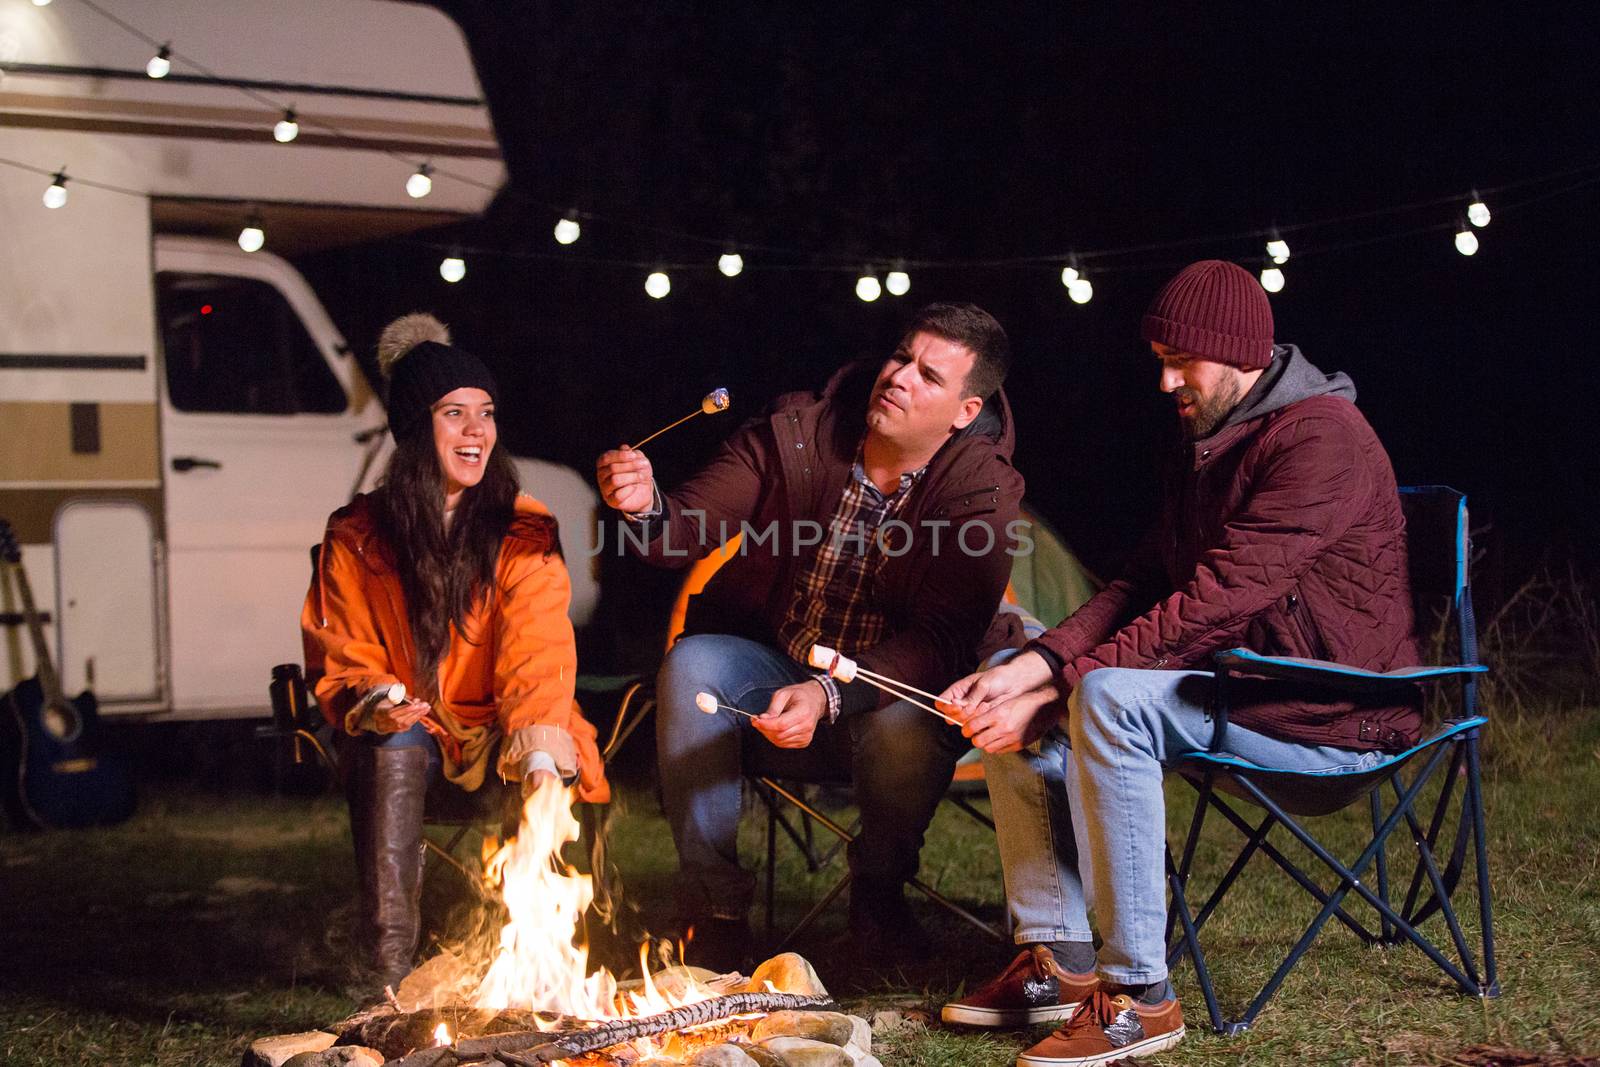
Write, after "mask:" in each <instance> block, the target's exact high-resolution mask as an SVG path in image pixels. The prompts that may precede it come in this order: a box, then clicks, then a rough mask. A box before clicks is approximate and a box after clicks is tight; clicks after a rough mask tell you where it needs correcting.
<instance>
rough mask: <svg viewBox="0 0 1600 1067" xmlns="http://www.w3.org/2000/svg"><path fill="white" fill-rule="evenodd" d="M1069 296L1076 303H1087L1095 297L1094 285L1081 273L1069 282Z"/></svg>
mask: <svg viewBox="0 0 1600 1067" xmlns="http://www.w3.org/2000/svg"><path fill="white" fill-rule="evenodd" d="M1067 296H1069V297H1071V298H1072V302H1073V303H1074V304H1087V303H1088V302H1089V301H1090V300H1091V299H1092V298H1093V297H1094V286H1093V285H1090V284H1089V279H1088V278H1085V277H1084V276H1083V275H1082V274H1079V275H1078V276H1077V277H1076V278H1074V279H1072V280H1071V281H1070V282H1068V283H1067Z"/></svg>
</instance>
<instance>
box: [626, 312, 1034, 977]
mask: <svg viewBox="0 0 1600 1067" xmlns="http://www.w3.org/2000/svg"><path fill="white" fill-rule="evenodd" d="M1007 362H1008V345H1007V341H1006V336H1005V332H1004V331H1003V330H1002V329H1001V328H1000V324H999V323H997V322H995V320H994V319H993V318H992V317H990V316H989V315H988V314H987V313H986V312H984V311H982V310H981V309H979V308H977V307H974V306H972V305H970V304H956V305H952V304H934V305H930V306H929V307H926V308H924V309H923V310H922V311H921V312H919V313H918V315H917V317H916V318H915V320H914V321H913V322H912V323H911V325H910V328H909V329H908V330H907V331H906V333H905V336H904V338H903V339H902V340H901V342H900V344H899V345H898V347H896V349H895V351H894V354H893V355H891V356H890V357H889V358H888V359H887V360H885V361H883V362H882V363H881V364H877V363H861V364H855V365H852V366H850V367H846V368H845V369H844V370H843V371H841V372H840V373H839V374H837V375H835V377H834V380H833V381H832V382H830V383H829V385H828V387H827V389H826V390H825V391H824V393H823V394H822V395H821V396H820V397H819V396H816V395H813V394H809V393H808V394H792V395H789V396H785V397H782V398H780V399H779V400H778V401H777V403H776V404H775V406H774V410H773V411H772V412H771V413H770V414H769V415H768V416H766V417H763V418H760V419H757V420H755V421H753V422H752V423H750V424H749V425H747V426H746V427H744V428H743V429H742V430H740V431H739V432H738V433H737V434H735V435H734V436H733V437H732V438H731V439H730V440H729V441H728V442H727V443H726V444H725V445H724V446H723V447H722V449H721V451H720V452H719V453H718V454H717V456H716V457H715V458H714V459H712V461H711V463H710V464H709V465H708V466H707V467H706V468H705V469H704V470H702V471H701V472H700V473H699V474H698V475H696V476H695V477H694V478H692V479H690V481H689V482H687V483H686V484H684V485H683V486H681V487H680V488H679V489H678V490H677V491H676V492H673V493H669V494H662V493H661V492H660V491H659V490H658V489H657V488H656V486H655V482H654V480H653V478H652V476H651V468H650V461H649V460H648V459H646V458H645V456H644V454H643V453H641V452H638V451H635V450H631V449H620V450H617V451H612V452H607V453H606V454H605V455H603V456H601V457H600V460H599V464H598V480H599V484H600V491H601V494H602V496H603V497H604V499H605V501H606V503H608V504H610V505H611V506H612V507H614V508H616V509H617V510H619V511H621V512H622V513H623V514H624V515H625V516H626V517H627V519H628V520H629V523H630V524H631V529H629V530H626V531H624V533H627V534H632V536H630V537H628V543H629V544H630V545H631V546H632V548H633V550H634V551H636V552H637V553H638V554H639V555H640V556H641V557H642V558H644V559H645V560H647V561H649V562H651V563H654V564H657V565H660V566H665V567H686V566H688V564H689V563H690V562H691V561H693V560H695V559H698V558H700V557H702V556H704V555H706V554H707V553H708V552H710V551H712V550H713V549H715V548H716V547H717V546H718V545H720V544H722V543H724V542H726V541H727V540H729V539H730V538H731V537H732V536H733V535H735V534H738V533H740V532H741V531H742V532H743V543H742V545H741V548H740V550H739V552H738V553H737V554H736V555H735V556H734V557H733V558H731V559H730V560H729V561H728V562H727V563H725V564H724V565H723V566H722V567H721V569H720V570H719V571H718V572H717V574H716V575H715V577H713V578H712V580H711V581H710V583H709V584H707V586H706V588H705V590H704V592H702V593H701V594H700V595H699V596H696V597H695V598H694V599H693V600H692V601H691V602H690V605H689V610H688V615H687V619H686V629H685V632H686V635H687V636H685V637H684V638H683V639H682V640H680V641H679V642H678V643H677V644H676V645H675V646H673V648H672V650H671V651H670V652H669V653H668V655H667V658H666V661H665V662H664V663H663V664H662V667H661V675H660V678H659V680H658V683H657V686H656V708H657V711H656V743H657V757H658V762H659V765H660V768H661V789H662V799H663V803H664V806H665V808H666V813H667V819H668V822H669V823H670V825H671V827H672V835H673V841H674V843H675V844H676V845H677V849H678V861H679V877H678V884H677V898H678V909H679V913H680V918H681V919H683V920H684V921H685V922H689V923H693V924H694V926H695V954H697V955H698V957H699V960H701V961H705V962H709V963H712V964H715V965H734V964H737V963H738V962H739V961H740V958H741V957H742V955H743V953H744V951H745V949H746V947H747V941H748V933H747V927H746V925H745V922H746V919H745V917H746V913H747V911H748V909H749V904H750V899H751V896H752V893H753V890H754V885H755V879H754V876H753V875H752V874H750V873H749V872H748V871H745V870H743V869H742V868H741V867H740V866H739V859H738V850H737V830H738V825H739V805H740V785H741V778H740V776H741V772H743V771H744V770H746V769H747V768H751V767H754V768H756V769H759V770H760V771H761V772H762V773H767V774H777V775H781V776H789V777H796V778H802V779H810V780H816V779H818V778H823V779H834V780H839V779H842V778H848V779H849V780H852V781H853V782H854V786H855V792H856V797H857V801H858V803H859V805H860V809H861V833H860V834H859V836H857V838H856V840H855V841H854V843H853V844H852V845H851V847H850V850H849V861H850V870H851V879H852V881H851V894H850V920H851V929H852V933H853V934H854V935H855V942H854V943H855V945H856V947H857V948H858V949H860V950H861V951H864V952H872V953H876V954H879V955H887V956H889V957H892V956H893V955H898V954H901V953H910V952H915V951H916V950H917V949H918V948H919V947H920V946H919V944H918V937H917V933H916V929H915V924H914V923H913V922H912V920H911V917H910V914H909V911H908V910H907V908H906V905H905V900H904V897H903V894H902V887H903V884H904V882H905V880H906V879H907V878H909V877H911V876H912V875H913V874H915V872H916V868H917V856H918V852H919V851H920V849H921V847H922V837H923V832H924V830H925V829H926V828H927V825H928V821H929V819H930V818H932V816H933V811H934V808H935V807H937V805H938V802H939V798H940V797H941V796H942V795H943V793H944V791H945V789H946V788H947V787H948V785H949V782H950V775H951V770H952V767H953V766H954V763H955V761H956V759H957V758H958V757H959V755H960V754H961V752H962V751H964V750H965V748H966V743H965V742H964V741H963V740H962V738H961V733H960V731H959V730H958V729H956V728H955V727H952V726H950V725H948V724H947V723H945V722H944V721H942V720H941V719H939V718H937V717H935V716H934V715H931V714H929V713H928V712H926V711H923V710H921V709H919V708H917V707H916V706H914V705H912V704H910V703H907V702H905V701H898V700H891V699H890V698H889V697H888V696H887V695H885V694H883V693H881V692H880V691H879V690H877V689H874V688H871V687H870V686H868V685H867V684H866V683H864V682H858V683H856V684H855V685H850V686H842V685H839V684H837V683H836V682H835V681H834V680H833V679H832V678H830V677H828V675H827V674H826V673H825V672H816V671H813V670H811V669H809V668H808V667H807V666H806V663H807V658H808V653H809V651H810V649H811V646H812V645H813V644H823V645H827V646H829V647H831V648H835V649H838V650H839V651H840V652H842V653H843V654H844V655H846V656H850V657H852V658H854V659H856V660H858V661H859V663H860V665H861V666H862V667H864V668H866V669H867V670H871V671H875V672H877V673H880V674H883V675H886V676H888V677H891V678H894V679H896V680H898V681H901V682H905V683H907V684H909V685H912V686H916V687H918V688H920V689H923V690H927V691H929V692H938V691H939V690H941V689H942V688H944V687H945V686H947V685H949V684H950V683H951V682H952V681H953V680H955V679H956V678H958V677H960V676H961V675H962V674H964V673H965V672H967V671H970V670H972V669H973V668H974V667H975V666H976V665H977V663H978V662H979V660H978V658H977V653H978V650H979V649H980V646H982V645H983V644H984V642H985V633H986V631H987V630H988V628H989V626H990V623H991V620H992V619H993V618H994V615H995V608H996V606H997V605H998V604H999V603H1000V599H1001V596H1002V594H1003V592H1004V590H1005V584H1006V579H1007V577H1008V575H1009V573H1010V563H1011V556H1010V554H1009V553H1008V551H1007V550H1008V547H1009V545H1010V543H1011V539H1012V537H1013V536H1014V535H1015V532H1016V531H1014V530H1013V529H1012V525H1013V523H1015V522H1016V520H1017V510H1018V506H1019V504H1020V502H1021V498H1022V477H1021V476H1020V475H1019V474H1018V473H1017V472H1016V470H1015V469H1013V468H1012V466H1011V449H1012V440H1013V437H1012V426H1011V413H1010V410H1009V408H1008V406H1007V404H1006V400H1005V395H1004V393H1003V392H1001V391H1000V383H1001V381H1002V380H1003V378H1004V376H1005V369H1006V364H1007ZM1000 643H1001V642H1000V641H999V640H995V641H992V642H991V644H993V645H995V646H996V647H998V645H999V644H1000ZM702 692H705V693H710V694H712V696H714V697H715V699H716V700H717V701H718V703H720V704H725V705H730V706H732V707H734V708H738V709H740V710H742V711H744V712H747V713H749V714H750V715H753V716H756V717H755V718H754V719H751V718H748V717H746V716H743V715H739V714H736V713H734V712H731V711H727V710H718V711H715V712H714V713H713V714H710V715H707V714H703V713H702V712H701V710H699V709H698V708H697V706H696V698H697V695H698V694H699V693H702Z"/></svg>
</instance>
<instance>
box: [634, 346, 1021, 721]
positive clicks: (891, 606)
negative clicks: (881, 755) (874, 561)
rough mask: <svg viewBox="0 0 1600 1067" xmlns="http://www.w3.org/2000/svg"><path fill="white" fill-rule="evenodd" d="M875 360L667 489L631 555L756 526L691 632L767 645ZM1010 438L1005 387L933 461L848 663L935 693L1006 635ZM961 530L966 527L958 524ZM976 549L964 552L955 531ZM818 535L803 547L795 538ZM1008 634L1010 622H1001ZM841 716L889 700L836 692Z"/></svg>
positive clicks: (781, 401)
mask: <svg viewBox="0 0 1600 1067" xmlns="http://www.w3.org/2000/svg"><path fill="white" fill-rule="evenodd" d="M881 365H882V364H881V363H879V362H877V361H872V360H868V361H862V362H860V363H855V364H852V365H850V366H847V367H845V368H844V369H843V370H841V371H840V372H839V373H838V374H836V375H834V377H833V380H832V381H830V382H829V383H828V386H827V389H826V390H825V391H824V392H823V394H822V395H821V396H820V397H819V396H818V395H817V394H815V393H810V392H807V393H791V394H788V395H786V396H782V397H779V398H778V400H777V401H776V402H775V403H774V405H773V410H772V411H771V412H770V413H769V414H767V415H765V416H763V417H761V418H758V419H755V420H753V421H751V422H750V423H749V424H748V425H746V426H745V427H744V428H743V429H741V430H740V431H739V432H738V433H736V434H734V435H733V436H732V437H731V438H729V439H728V441H727V443H725V444H724V445H723V446H722V448H721V450H720V451H718V453H717V454H716V456H715V457H714V458H713V459H712V460H711V462H710V463H709V464H707V465H706V467H705V468H704V469H703V470H701V471H700V473H698V474H696V475H695V476H694V477H693V478H691V479H690V480H689V481H687V482H685V483H684V484H683V485H682V486H680V487H679V488H678V489H677V490H675V491H674V492H672V493H668V494H663V496H662V505H663V509H664V510H663V514H662V515H661V516H660V518H658V519H653V520H649V521H647V522H645V523H642V524H641V527H642V531H641V532H642V533H643V534H644V538H645V540H644V543H643V544H640V543H639V542H638V541H636V540H633V539H631V538H630V539H629V541H628V544H629V547H630V550H631V551H633V552H635V553H636V554H637V555H639V556H640V557H641V558H643V559H644V560H646V561H648V562H650V563H653V564H655V565H657V566H661V567H687V566H688V565H689V564H690V563H691V562H692V561H694V560H696V559H699V558H700V557H702V556H704V555H706V554H707V553H709V552H710V551H711V550H713V549H714V548H716V547H717V546H718V545H719V544H721V543H722V542H723V541H725V540H727V539H729V538H730V537H731V536H732V535H733V534H735V533H737V532H739V529H740V524H741V523H746V524H748V525H749V526H750V527H751V528H752V529H753V530H755V531H756V532H757V533H762V532H763V531H769V530H776V531H777V532H776V535H775V536H770V537H765V539H764V543H755V542H756V541H757V540H760V539H758V538H752V537H749V536H747V537H746V538H745V541H744V546H743V550H742V551H741V552H740V553H739V554H737V555H735V556H734V557H732V558H731V559H729V560H728V562H727V563H725V564H723V565H722V567H721V568H720V569H719V570H718V571H717V573H716V575H715V576H714V577H713V578H712V579H711V581H710V582H709V583H708V584H707V585H706V587H705V590H704V591H703V592H701V593H700V594H699V595H697V596H695V597H692V598H690V601H689V609H688V615H687V618H686V620H685V622H686V626H685V632H687V633H724V634H737V635H739V636H742V637H749V638H751V639H753V640H757V641H762V642H765V643H767V644H776V643H777V632H778V628H779V626H780V625H781V624H782V622H783V618H784V615H785V614H786V613H787V611H788V609H789V602H790V599H791V598H792V597H793V595H794V583H795V574H796V572H797V570H798V568H800V567H801V566H803V565H804V564H806V563H807V562H808V561H809V560H810V558H811V557H812V556H813V555H815V554H816V551H817V548H816V544H815V539H812V538H810V537H804V538H800V539H792V531H793V530H794V529H795V526H794V523H795V522H796V520H800V521H809V522H811V523H814V524H819V525H818V527H817V529H816V531H815V535H816V538H820V536H821V527H822V526H826V524H827V523H828V520H829V519H830V518H831V517H832V515H833V512H834V509H835V508H836V507H838V504H839V498H840V496H841V495H843V493H844V490H845V486H846V483H847V479H848V478H849V475H850V469H851V467H852V465H853V464H854V462H855V455H856V446H857V445H858V444H859V443H860V441H861V437H862V435H863V434H864V433H865V432H866V405H867V396H868V393H869V392H870V390H871V387H872V383H873V380H874V379H875V377H876V375H877V372H878V370H879V368H880V367H881ZM1014 440H1015V437H1014V435H1013V432H1012V425H1011V409H1010V405H1009V404H1008V403H1007V402H1006V398H1005V392H1004V390H1002V391H1000V392H998V393H996V394H995V395H994V396H993V397H991V398H990V400H989V401H988V403H986V404H985V405H984V410H983V413H982V414H980V415H979V416H978V418H977V420H976V421H974V422H973V423H972V425H971V426H969V427H967V429H966V430H964V431H963V432H961V433H959V434H957V435H956V436H954V437H952V438H951V439H950V440H949V441H948V442H947V443H946V444H945V445H944V447H943V448H941V449H940V450H939V451H938V453H937V454H936V455H935V456H934V457H933V460H932V461H931V462H930V463H929V464H928V470H927V473H926V474H924V475H923V476H922V479H921V480H920V481H919V482H918V483H917V487H916V489H915V490H913V495H912V496H911V498H910V499H909V500H908V501H907V502H906V504H905V507H904V509H903V510H902V511H901V512H900V514H899V518H900V520H902V521H903V522H904V523H905V524H906V526H908V527H909V528H910V530H911V531H913V532H912V536H911V538H910V540H909V541H908V542H902V541H900V540H898V537H899V534H896V535H895V538H896V539H895V540H894V541H893V548H894V551H893V552H892V553H886V556H885V559H884V561H883V565H882V569H881V570H880V571H879V572H878V575H877V577H876V580H875V586H876V591H877V595H878V601H879V606H880V608H881V609H882V610H883V612H884V613H885V615H886V616H887V622H888V632H887V635H886V637H885V638H884V640H883V641H882V642H881V643H880V644H878V645H877V646H876V647H874V648H872V649H869V650H867V651H865V652H862V653H861V654H860V655H859V656H857V657H856V658H857V659H858V660H859V661H860V663H861V666H862V667H864V668H866V669H867V670H871V671H876V672H878V673H880V674H884V675H887V676H889V677H890V678H894V679H896V680H897V681H901V682H906V683H908V684H910V685H914V686H916V687H918V688H920V689H925V690H927V691H928V692H931V693H937V692H939V691H940V690H942V689H944V688H945V687H946V686H948V685H949V684H950V683H951V682H953V681H955V680H956V679H957V678H959V677H961V676H962V675H963V674H966V673H967V672H969V671H971V670H973V669H974V668H975V667H976V666H977V663H978V656H979V653H980V651H983V652H987V651H991V650H993V649H995V648H1001V647H1006V646H1008V645H1011V647H1015V644H1020V643H1021V641H1020V640H1018V641H1016V642H1015V644H1013V643H1012V634H1013V633H1020V631H1019V630H1018V629H1017V628H1016V627H1015V619H1016V616H1014V615H1006V614H1002V615H1000V616H996V615H995V605H997V604H999V603H1000V599H1001V597H1002V595H1003V594H1004V592H1005V587H1006V580H1007V578H1008V577H1009V576H1010V573H1011V556H1010V555H1008V554H1007V552H1006V549H1007V548H1008V546H1010V545H1011V544H1012V533H1013V531H1012V530H1011V529H1010V526H1011V524H1012V523H1013V522H1014V521H1015V520H1016V519H1017V512H1018V508H1019V507H1020V505H1021V501H1022V475H1020V474H1018V473H1017V470H1016V468H1014V467H1013V466H1012V465H1011V449H1012V444H1013V442H1014ZM964 527H966V530H965V532H962V531H963V528H964ZM958 537H961V538H964V542H963V543H965V544H966V545H967V546H969V548H970V549H972V551H962V550H961V547H960V544H958V542H957V538H958ZM808 539H810V540H812V543H811V544H810V545H805V546H799V545H797V544H796V543H795V540H808ZM1008 626H1009V627H1011V630H1009V631H1008V630H1006V629H1005V628H1006V627H1008ZM841 696H842V697H843V700H844V705H843V711H844V713H845V714H855V713H857V712H861V711H865V710H869V709H871V708H873V707H877V706H879V705H880V704H884V703H888V701H889V699H890V698H889V697H887V696H885V695H881V694H880V693H879V691H878V690H877V689H874V688H872V687H870V686H867V685H864V684H856V685H849V686H842V687H841Z"/></svg>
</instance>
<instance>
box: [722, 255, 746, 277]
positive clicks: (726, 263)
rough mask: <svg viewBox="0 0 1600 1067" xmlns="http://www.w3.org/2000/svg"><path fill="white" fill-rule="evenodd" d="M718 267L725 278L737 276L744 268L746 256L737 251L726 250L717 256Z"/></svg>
mask: <svg viewBox="0 0 1600 1067" xmlns="http://www.w3.org/2000/svg"><path fill="white" fill-rule="evenodd" d="M717 269H718V270H720V271H721V272H722V276H723V277H724V278H737V277H738V276H739V272H740V271H742V270H744V257H743V256H741V255H740V254H739V253H737V252H724V253H722V255H720V256H718V257H717Z"/></svg>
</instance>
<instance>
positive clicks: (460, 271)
mask: <svg viewBox="0 0 1600 1067" xmlns="http://www.w3.org/2000/svg"><path fill="white" fill-rule="evenodd" d="M466 276H467V261H466V260H464V259H462V258H461V253H460V252H451V253H450V254H449V255H448V256H445V257H444V258H443V259H441V260H440V261H439V277H441V278H443V279H444V280H445V281H447V282H449V283H450V284H451V285H454V284H455V283H456V282H459V281H460V280H461V279H462V278H465V277H466Z"/></svg>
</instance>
